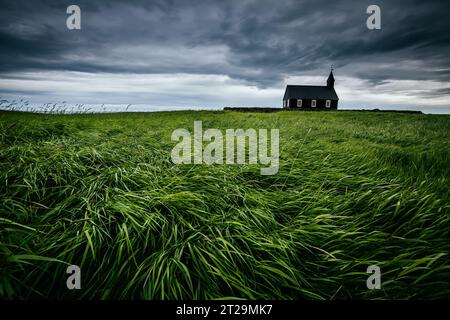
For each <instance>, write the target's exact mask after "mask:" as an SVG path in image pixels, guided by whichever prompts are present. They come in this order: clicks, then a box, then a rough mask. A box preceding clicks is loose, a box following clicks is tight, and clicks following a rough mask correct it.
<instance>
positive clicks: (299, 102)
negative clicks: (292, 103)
mask: <svg viewBox="0 0 450 320" xmlns="http://www.w3.org/2000/svg"><path fill="white" fill-rule="evenodd" d="M302 103H303V101H302V99H297V107H298V108H301V107H302Z"/></svg>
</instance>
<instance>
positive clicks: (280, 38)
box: [0, 0, 450, 94]
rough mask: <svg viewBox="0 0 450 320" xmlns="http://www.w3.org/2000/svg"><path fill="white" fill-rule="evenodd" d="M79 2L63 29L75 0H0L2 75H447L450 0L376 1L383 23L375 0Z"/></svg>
mask: <svg viewBox="0 0 450 320" xmlns="http://www.w3.org/2000/svg"><path fill="white" fill-rule="evenodd" d="M75 3H76V4H78V5H79V6H80V7H81V10H82V30H80V31H69V30H67V29H66V27H65V20H66V17H67V15H66V14H65V10H66V8H67V6H68V5H70V4H73V1H56V0H54V1H50V0H46V1H44V0H41V1H22V0H16V1H0V42H1V48H0V73H3V74H8V75H9V77H11V76H14V74H16V73H20V72H29V71H52V70H53V71H80V72H88V73H120V74H124V73H125V74H126V73H130V74H135V73H139V74H174V73H188V74H211V75H226V76H229V77H230V78H232V79H235V80H238V81H243V82H245V83H247V84H248V85H252V86H257V87H259V88H270V87H273V86H277V85H280V84H282V82H283V79H285V78H286V77H288V76H310V75H324V74H325V73H326V72H327V70H328V69H329V66H330V65H331V64H334V66H335V67H336V68H337V70H338V72H339V75H341V76H350V77H355V78H358V79H361V80H364V81H368V82H369V83H373V84H380V83H384V82H385V81H392V80H434V81H441V82H443V83H445V82H449V81H450V59H448V56H449V53H450V33H449V32H448V31H449V30H450V22H449V21H450V19H448V18H447V14H448V12H449V9H450V3H449V2H448V1H433V2H423V1H416V0H410V1H407V0H400V1H395V3H393V2H392V1H377V4H378V5H379V6H380V7H381V9H382V30H377V31H369V30H367V28H366V25H365V23H366V18H367V14H366V13H365V11H366V8H367V6H368V5H370V4H372V1H368V0H367V1H366V0H364V1H358V2H355V1H333V2H330V1H325V0H319V1H299V0H284V1H278V0H273V1H268V0H258V1H256V0H253V1H251V0H235V1H233V0H231V1H202V0H199V1H194V0H192V1H187V0H179V1H178V0H169V1H168V0H161V1H131V2H121V1H95V2H94V1H88V0H80V1H76V2H75ZM445 87H446V86H444V88H442V89H437V90H436V93H440V94H442V93H448V91H446V90H445ZM1 90H2V88H0V92H1Z"/></svg>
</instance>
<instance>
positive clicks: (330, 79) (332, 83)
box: [327, 66, 334, 88]
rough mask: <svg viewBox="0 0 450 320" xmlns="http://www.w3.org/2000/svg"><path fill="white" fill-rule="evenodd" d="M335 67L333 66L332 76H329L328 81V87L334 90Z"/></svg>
mask: <svg viewBox="0 0 450 320" xmlns="http://www.w3.org/2000/svg"><path fill="white" fill-rule="evenodd" d="M333 69H334V68H333V66H331V71H330V75H329V76H328V80H327V87H328V88H334V76H333Z"/></svg>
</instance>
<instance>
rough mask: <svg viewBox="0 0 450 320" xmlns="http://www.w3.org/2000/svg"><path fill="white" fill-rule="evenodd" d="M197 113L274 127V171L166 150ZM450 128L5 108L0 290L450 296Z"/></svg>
mask: <svg viewBox="0 0 450 320" xmlns="http://www.w3.org/2000/svg"><path fill="white" fill-rule="evenodd" d="M194 120H202V121H203V127H204V128H219V129H221V130H225V129H227V128H244V129H245V128H269V129H270V128H278V129H280V169H279V172H278V174H276V175H273V176H262V175H260V166H259V165H211V166H207V165H174V164H173V163H172V162H171V160H170V152H171V150H172V148H173V146H174V145H175V144H176V142H172V141H171V133H172V131H173V130H174V129H176V128H187V129H189V130H191V131H192V129H193V122H194ZM449 136H450V116H433V115H416V114H413V115H407V114H396V113H392V114H384V113H364V112H317V113H314V112H278V113H270V114H261V113H238V112H230V111H226V112H212V111H211V112H206V111H205V112H189V111H186V112H163V113H147V114H143V113H129V114H82V115H44V114H41V115H38V114H29V113H18V112H0V143H1V145H0V183H1V184H0V195H1V201H0V265H1V268H0V295H1V296H3V297H5V298H21V299H26V298H58V299H93V298H97V299H180V298H183V299H210V298H230V297H233V298H244V299H262V298H264V299H418V298H424V299H435V298H450V240H449V239H450V201H449V200H450V199H449V194H450V193H449V186H450V182H449V179H450V174H449V173H450V157H449V155H450V139H449ZM71 264H75V265H79V266H80V268H81V274H82V276H81V283H82V285H81V286H82V288H81V290H68V289H67V287H66V279H67V277H68V275H67V274H66V268H67V266H68V265H71ZM372 264H375V265H378V266H379V267H380V268H381V281H382V289H381V290H368V289H367V287H366V279H367V278H368V276H369V275H368V274H367V273H366V268H367V267H368V266H369V265H372Z"/></svg>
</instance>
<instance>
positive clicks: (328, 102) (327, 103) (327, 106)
mask: <svg viewBox="0 0 450 320" xmlns="http://www.w3.org/2000/svg"><path fill="white" fill-rule="evenodd" d="M325 108H331V100H327V101H325Z"/></svg>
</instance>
